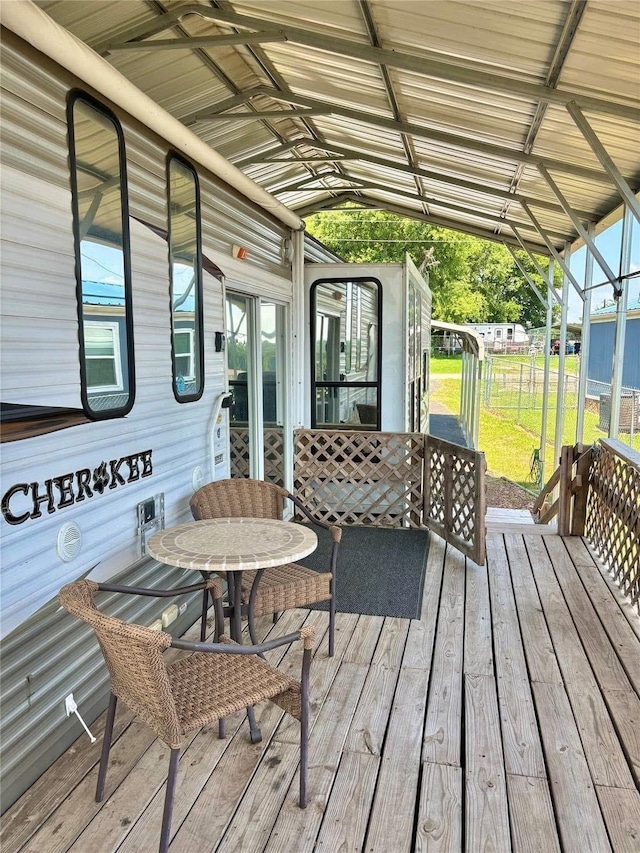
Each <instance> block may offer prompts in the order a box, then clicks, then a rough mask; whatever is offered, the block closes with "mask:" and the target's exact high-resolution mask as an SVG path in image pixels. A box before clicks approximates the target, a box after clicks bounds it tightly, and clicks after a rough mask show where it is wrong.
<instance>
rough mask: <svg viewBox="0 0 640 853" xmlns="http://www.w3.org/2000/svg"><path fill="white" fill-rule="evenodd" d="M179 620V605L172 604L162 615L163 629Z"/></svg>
mask: <svg viewBox="0 0 640 853" xmlns="http://www.w3.org/2000/svg"><path fill="white" fill-rule="evenodd" d="M177 618H178V605H177V604H170V605H169V607H167V609H166V610H164V611H163V613H162V627H163V628H168V627H169V625H171V623H172V622H175V621H176V619H177Z"/></svg>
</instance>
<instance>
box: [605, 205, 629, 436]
mask: <svg viewBox="0 0 640 853" xmlns="http://www.w3.org/2000/svg"><path fill="white" fill-rule="evenodd" d="M630 270H631V210H630V209H629V207H628V206H626V207H625V209H624V219H623V221H622V245H621V250H620V276H621V277H623V276H624V277H623V278H622V281H621V282H620V290H619V291H618V292H617V294H616V330H615V339H614V345H613V366H612V369H611V413H610V415H609V438H617V437H618V431H619V429H620V398H621V396H622V368H623V364H624V342H625V337H626V332H627V305H628V301H629V279H628V278H626V276H627V275H628V273H629V272H630ZM632 411H633V408H632Z"/></svg>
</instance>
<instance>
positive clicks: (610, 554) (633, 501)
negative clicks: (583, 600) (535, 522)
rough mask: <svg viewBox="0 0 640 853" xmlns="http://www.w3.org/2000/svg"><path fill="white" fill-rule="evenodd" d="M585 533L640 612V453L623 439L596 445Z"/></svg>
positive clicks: (587, 503) (590, 479)
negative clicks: (622, 440)
mask: <svg viewBox="0 0 640 853" xmlns="http://www.w3.org/2000/svg"><path fill="white" fill-rule="evenodd" d="M585 534H586V537H587V539H588V540H589V542H590V543H591V545H592V546H593V548H594V550H595V552H596V553H597V554H598V556H599V557H600V559H601V560H602V561H603V563H604V565H605V566H606V567H607V568H608V569H609V571H610V572H611V574H612V575H613V578H614V580H615V581H616V582H617V583H618V585H619V586H620V589H621V590H622V592H623V593H624V594H625V595H626V596H628V597H629V599H630V600H631V603H632V604H633V605H634V606H635V607H636V608H637V609H638V612H639V613H640V453H638V452H637V451H635V450H631V449H630V448H629V447H628V445H626V444H624V443H623V442H621V441H617V440H614V439H602V440H601V441H599V442H598V444H597V445H596V446H595V448H594V452H593V458H592V462H591V468H590V471H589V489H588V494H587V498H586V526H585Z"/></svg>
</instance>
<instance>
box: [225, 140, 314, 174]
mask: <svg viewBox="0 0 640 853" xmlns="http://www.w3.org/2000/svg"><path fill="white" fill-rule="evenodd" d="M301 142H306V143H307V144H308V145H312V146H313V145H316V143H315V142H313V140H311V139H309V140H306V139H304V140H302V139H292V140H291V142H285V143H283V144H282V145H276V146H274V147H273V148H268V149H267V150H266V151H263V152H262V153H261V154H251V155H250V156H249V157H243V158H242V159H241V160H236V161H235V162H234V163H233V165H234V166H235V167H236V168H237V169H242V167H243V166H251V165H252V164H256V163H268V162H269V160H268V159H267V158H268V157H274V156H275V155H276V154H286V152H287V151H291V149H292V148H297V147H298V145H300V143H301Z"/></svg>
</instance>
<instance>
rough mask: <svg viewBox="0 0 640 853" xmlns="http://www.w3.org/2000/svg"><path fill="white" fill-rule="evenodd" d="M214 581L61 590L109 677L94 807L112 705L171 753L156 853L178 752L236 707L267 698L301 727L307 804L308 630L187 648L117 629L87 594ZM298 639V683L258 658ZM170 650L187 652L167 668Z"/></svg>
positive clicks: (128, 627) (147, 631) (86, 584)
mask: <svg viewBox="0 0 640 853" xmlns="http://www.w3.org/2000/svg"><path fill="white" fill-rule="evenodd" d="M216 586H218V588H219V582H217V581H215V580H210V581H205V582H204V583H200V584H194V585H193V586H189V587H181V588H180V589H179V590H170V591H166V590H163V591H159V590H149V589H136V588H133V587H123V586H116V585H114V584H102V583H100V584H99V583H95V582H94V581H89V580H80V581H76V582H75V583H71V584H68V585H67V586H65V587H63V588H62V589H61V590H60V593H59V599H60V603H61V604H62V606H63V607H64V608H65V609H66V610H68V611H69V612H70V613H73V615H74V616H77V617H78V618H79V619H83V620H84V621H85V622H88V623H89V624H90V625H91V626H92V628H93V629H94V631H95V633H96V635H97V638H98V642H99V643H100V648H101V649H102V653H103V655H104V658H105V661H106V664H107V667H108V669H109V673H110V675H111V698H110V701H109V708H108V711H107V720H106V726H105V732H104V740H103V744H102V756H101V759H100V770H99V773H98V784H97V787H96V802H100V801H101V800H102V798H103V796H104V786H105V779H106V773H107V763H108V760H109V749H110V746H111V737H112V733H113V722H114V718H115V712H116V703H117V700H118V699H122V701H123V702H124V703H125V705H127V706H128V707H129V708H130V709H131V710H132V711H133V712H134V713H135V714H136V715H137V716H138V717H140V719H141V720H143V722H145V723H146V724H147V725H148V726H149V727H150V728H151V729H152V730H153V731H154V732H155V733H156V734H157V735H158V737H159V738H160V739H161V740H162V741H164V743H166V744H167V746H168V747H170V749H171V758H170V763H169V775H168V778H167V790H166V794H165V801H164V813H163V817H162V830H161V834H160V847H159V850H160V853H164V851H166V850H167V848H168V846H169V841H170V838H171V815H172V811H173V800H174V793H175V785H176V774H177V769H178V761H179V758H180V749H181V744H182V741H183V738H184V736H185V735H186V734H187V733H188V732H190V731H193V730H194V729H197V728H201V727H202V726H204V725H206V724H207V723H210V722H212V721H214V720H219V719H221V718H223V717H224V716H227V715H229V714H232V713H235V712H236V711H240V710H241V709H243V708H246V707H248V706H251V705H253V704H254V703H256V702H260V701H262V700H264V699H271V700H272V701H273V702H275V703H276V704H277V705H279V706H280V707H281V708H283V709H284V710H285V711H287V712H288V713H289V714H291V715H292V716H294V717H296V719H298V720H299V721H300V806H301V808H305V807H306V805H307V771H308V749H309V669H310V665H311V649H312V647H313V642H314V632H313V628H302V629H301V630H299V631H295V632H294V633H292V634H288V635H287V636H285V637H278V638H277V639H275V640H269V641H267V642H265V643H261V644H259V645H255V646H248V645H247V646H242V645H238V644H236V643H233V642H232V641H231V640H228V639H227V638H222V642H220V643H192V642H188V641H186V640H179V639H176V638H174V637H172V636H171V635H170V634H166V633H164V632H162V631H154V630H152V629H151V628H148V627H145V626H142V625H132V624H127V623H125V622H122V621H121V620H120V619H116V618H115V617H113V616H107V615H106V614H104V613H101V612H100V611H99V610H98V608H97V607H96V604H95V601H94V593H95V592H97V591H98V590H104V591H108V592H125V593H133V594H139V595H153V596H155V595H158V594H160V595H161V596H162V595H172V596H175V595H176V594H180V593H186V592H192V591H195V590H208V589H213V590H215V588H216ZM295 640H302V641H303V645H304V654H303V662H302V676H301V680H300V681H299V682H298V681H296V680H294V679H293V678H291V677H289V676H288V675H285V674H284V673H283V672H280V671H279V670H278V669H276V668H275V667H273V666H271V665H270V664H268V663H267V662H266V661H265V660H263V659H262V658H261V657H259V656H258V655H259V654H261V653H264V652H265V651H268V650H269V649H274V648H276V647H278V646H283V645H289V644H290V643H292V642H293V641H295ZM170 646H172V647H174V648H178V649H186V650H188V651H192V652H193V654H191V655H189V656H187V657H183V658H181V659H180V660H178V661H176V662H175V663H171V664H169V665H167V664H166V662H165V659H164V656H163V654H162V653H163V651H164V650H165V649H167V648H169V647H170Z"/></svg>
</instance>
